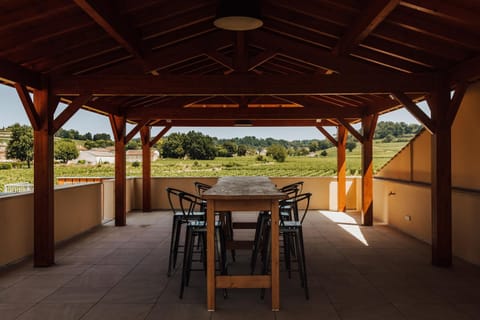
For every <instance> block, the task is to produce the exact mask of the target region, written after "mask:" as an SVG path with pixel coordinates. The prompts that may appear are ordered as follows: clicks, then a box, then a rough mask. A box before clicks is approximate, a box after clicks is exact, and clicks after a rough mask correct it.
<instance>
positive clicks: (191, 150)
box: [184, 131, 217, 160]
mask: <svg viewBox="0 0 480 320" xmlns="http://www.w3.org/2000/svg"><path fill="white" fill-rule="evenodd" d="M184 148H185V151H186V153H187V156H188V157H189V158H190V159H193V160H213V159H215V156H216V155H217V150H216V149H215V143H214V142H213V139H212V137H210V136H208V135H203V134H202V133H200V132H195V131H189V132H188V133H187V135H186V137H185V147H184Z"/></svg>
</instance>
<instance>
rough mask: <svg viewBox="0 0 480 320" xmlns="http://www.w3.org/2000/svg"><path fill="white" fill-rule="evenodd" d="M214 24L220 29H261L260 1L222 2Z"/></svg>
mask: <svg viewBox="0 0 480 320" xmlns="http://www.w3.org/2000/svg"><path fill="white" fill-rule="evenodd" d="M213 24H214V25H215V26H216V27H217V28H220V29H224V30H231V31H248V30H254V29H257V28H260V27H261V26H262V25H263V21H262V20H261V19H260V0H257V1H255V0H220V1H219V6H218V11H217V17H216V18H215V21H214V22H213Z"/></svg>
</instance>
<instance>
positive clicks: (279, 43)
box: [250, 30, 389, 74]
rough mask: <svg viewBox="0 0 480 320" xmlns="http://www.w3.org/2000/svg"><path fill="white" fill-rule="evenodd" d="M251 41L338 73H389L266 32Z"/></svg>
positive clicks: (253, 34)
mask: <svg viewBox="0 0 480 320" xmlns="http://www.w3.org/2000/svg"><path fill="white" fill-rule="evenodd" d="M250 39H251V42H252V43H254V44H255V45H256V46H258V47H260V48H261V47H263V46H264V44H265V43H268V44H269V47H273V48H278V53H279V54H284V55H286V56H288V57H291V58H293V59H297V60H299V61H303V62H306V63H310V64H312V65H315V66H317V67H322V68H325V69H329V70H333V71H335V72H337V73H356V72H365V73H368V74H374V73H382V74H385V73H387V74H388V73H389V72H388V71H387V70H386V69H383V68H380V67H376V66H373V65H368V64H366V63H362V62H357V61H354V60H351V59H348V58H346V57H336V56H333V55H332V54H331V52H329V51H328V50H322V49H319V48H316V47H315V46H312V45H308V44H305V43H303V42H300V41H296V40H293V39H289V38H287V37H284V36H280V35H276V34H273V33H267V32H265V31H260V30H259V31H257V32H255V33H252V34H251V35H250ZM262 44H263V46H262Z"/></svg>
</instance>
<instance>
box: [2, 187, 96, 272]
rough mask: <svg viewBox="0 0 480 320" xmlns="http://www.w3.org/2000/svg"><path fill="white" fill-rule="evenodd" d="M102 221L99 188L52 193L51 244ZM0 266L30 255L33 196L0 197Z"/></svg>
mask: <svg viewBox="0 0 480 320" xmlns="http://www.w3.org/2000/svg"><path fill="white" fill-rule="evenodd" d="M101 221H102V184H100V183H93V184H83V185H75V186H63V187H58V188H56V189H55V242H56V243H59V242H61V241H64V240H67V239H70V238H72V237H74V236H76V235H79V234H81V233H83V232H85V231H87V230H89V229H91V228H93V227H95V226H97V225H99V224H100V223H101ZM0 243H1V244H2V245H1V249H0V266H2V265H6V264H9V263H12V262H15V261H18V260H20V259H22V258H24V257H27V256H29V255H31V254H32V252H33V193H31V192H28V193H21V194H15V195H11V196H10V195H9V196H2V197H0Z"/></svg>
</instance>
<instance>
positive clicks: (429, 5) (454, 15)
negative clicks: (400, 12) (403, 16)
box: [401, 0, 480, 30]
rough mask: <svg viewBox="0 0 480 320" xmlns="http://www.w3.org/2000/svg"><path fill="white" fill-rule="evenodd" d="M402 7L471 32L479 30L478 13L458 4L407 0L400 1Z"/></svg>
mask: <svg viewBox="0 0 480 320" xmlns="http://www.w3.org/2000/svg"><path fill="white" fill-rule="evenodd" d="M401 5H402V6H405V7H408V8H411V9H414V10H417V11H421V12H423V13H427V14H429V15H432V16H436V17H440V18H442V19H445V20H449V21H451V22H454V23H456V24H458V25H463V26H465V27H467V28H470V29H472V30H479V29H480V19H478V12H475V11H474V10H471V9H469V8H464V7H462V6H461V5H460V4H459V3H455V4H453V3H448V2H447V1H438V0H408V1H402V3H401Z"/></svg>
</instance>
